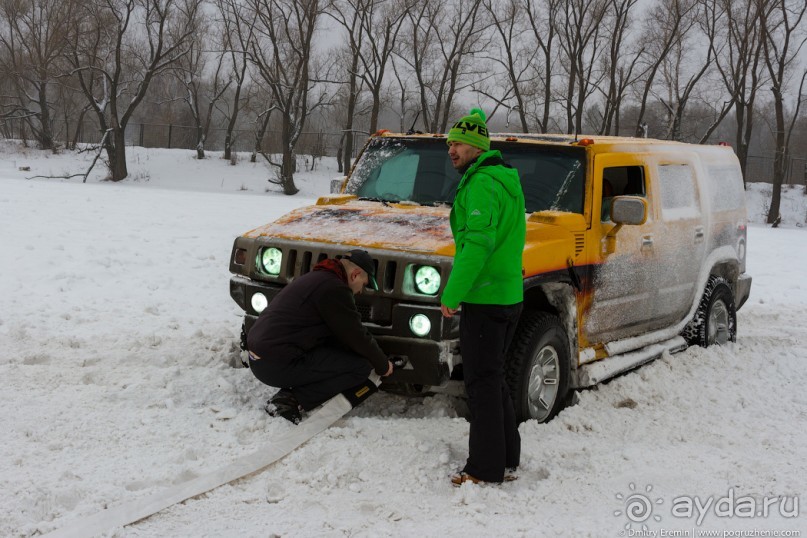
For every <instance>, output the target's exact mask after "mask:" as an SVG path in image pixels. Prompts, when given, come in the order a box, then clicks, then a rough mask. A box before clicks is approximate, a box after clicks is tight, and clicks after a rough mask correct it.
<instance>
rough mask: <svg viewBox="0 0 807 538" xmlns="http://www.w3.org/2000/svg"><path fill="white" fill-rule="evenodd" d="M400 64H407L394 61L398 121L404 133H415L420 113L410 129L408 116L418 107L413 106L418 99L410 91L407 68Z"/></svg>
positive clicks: (416, 113)
mask: <svg viewBox="0 0 807 538" xmlns="http://www.w3.org/2000/svg"><path fill="white" fill-rule="evenodd" d="M399 64H405V62H404V61H403V60H400V59H399V61H397V62H396V61H395V59H394V58H393V61H392V72H393V74H394V75H395V82H396V83H397V96H398V110H397V113H398V119H399V122H400V123H399V125H398V127H399V130H400V132H402V133H405V132H407V131H409V130H412V131H414V129H415V123H417V120H418V118H420V112H419V111H417V112H415V117H414V119H413V120H412V121H413V123H412V125H411V128H410V127H407V125H409V123H407V120H408V118H407V114H409V113H411V112H412V110H410V109H411V108H413V107H414V108H416V106H417V105H413V104H412V103H417V97H416V96H415V95H413V93H412V92H411V91H410V90H409V84H408V79H407V74H408V72H407V71H406V67H405V66H400V67H399Z"/></svg>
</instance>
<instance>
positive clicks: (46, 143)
mask: <svg viewBox="0 0 807 538" xmlns="http://www.w3.org/2000/svg"><path fill="white" fill-rule="evenodd" d="M47 88H48V86H47V84H46V83H45V82H42V81H40V84H39V92H38V93H39V95H38V96H37V97H38V100H39V121H40V123H41V125H40V128H39V145H40V146H42V149H51V150H54V151H56V148H55V145H54V143H53V129H52V126H51V123H50V108H48V90H47Z"/></svg>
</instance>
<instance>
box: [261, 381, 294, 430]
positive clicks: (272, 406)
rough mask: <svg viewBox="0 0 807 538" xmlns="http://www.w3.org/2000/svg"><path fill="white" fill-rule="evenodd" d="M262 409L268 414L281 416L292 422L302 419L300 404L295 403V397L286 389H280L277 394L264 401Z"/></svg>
mask: <svg viewBox="0 0 807 538" xmlns="http://www.w3.org/2000/svg"><path fill="white" fill-rule="evenodd" d="M264 409H265V410H266V412H267V413H269V416H272V417H283V418H285V419H286V420H288V421H289V422H292V423H294V424H299V423H300V421H301V420H302V419H303V414H302V411H301V410H300V404H298V403H297V399H296V398H295V397H294V395H293V394H292V393H291V391H289V390H287V389H280V390H279V391H278V392H277V394H275V395H274V396H272V398H271V399H270V400H269V401H267V402H266V406H265V407H264Z"/></svg>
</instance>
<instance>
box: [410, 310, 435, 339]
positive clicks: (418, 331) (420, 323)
mask: <svg viewBox="0 0 807 538" xmlns="http://www.w3.org/2000/svg"><path fill="white" fill-rule="evenodd" d="M409 328H410V329H412V332H413V333H415V336H426V335H427V334H429V331H431V330H432V322H431V321H429V318H428V317H426V316H424V315H423V314H415V315H414V316H412V317H411V318H410V319H409Z"/></svg>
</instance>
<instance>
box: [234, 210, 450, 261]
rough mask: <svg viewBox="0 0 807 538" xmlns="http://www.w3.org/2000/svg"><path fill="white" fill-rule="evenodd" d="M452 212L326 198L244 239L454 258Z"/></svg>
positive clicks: (283, 217) (285, 216)
mask: <svg viewBox="0 0 807 538" xmlns="http://www.w3.org/2000/svg"><path fill="white" fill-rule="evenodd" d="M449 212H450V209H449V208H447V207H426V206H419V205H407V204H394V203H393V204H389V205H384V204H381V203H379V202H368V201H359V200H356V199H355V197H344V196H334V197H324V198H320V199H319V200H318V201H317V205H313V206H307V207H302V208H300V209H297V210H295V211H292V212H291V213H287V214H286V215H284V216H282V217H280V218H279V219H277V220H276V221H274V222H272V223H270V224H267V225H265V226H261V227H260V228H256V229H254V230H252V231H250V232H247V233H246V234H244V236H245V237H251V238H258V237H275V238H279V239H291V240H301V241H313V242H321V243H333V244H340V245H351V246H361V247H364V248H378V249H387V250H403V251H408V252H421V253H426V254H438V255H444V256H453V255H454V240H453V238H452V236H451V228H450V227H449V223H448V215H449Z"/></svg>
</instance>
